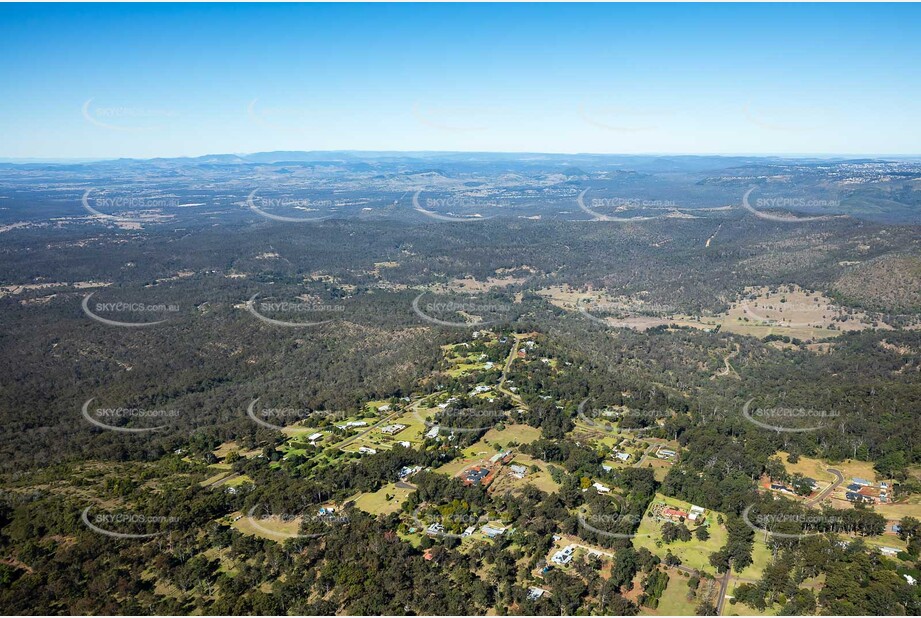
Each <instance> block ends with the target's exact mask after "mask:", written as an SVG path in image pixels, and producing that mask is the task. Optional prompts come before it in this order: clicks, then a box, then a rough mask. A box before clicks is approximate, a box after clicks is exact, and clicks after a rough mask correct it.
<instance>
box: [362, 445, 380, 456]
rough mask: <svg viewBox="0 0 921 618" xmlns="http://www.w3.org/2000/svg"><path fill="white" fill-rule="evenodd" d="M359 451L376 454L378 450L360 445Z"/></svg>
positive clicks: (364, 453) (363, 453) (365, 453)
mask: <svg viewBox="0 0 921 618" xmlns="http://www.w3.org/2000/svg"><path fill="white" fill-rule="evenodd" d="M358 452H359V453H361V454H362V455H376V454H377V451H376V450H375V449H373V448H371V447H370V446H359V447H358Z"/></svg>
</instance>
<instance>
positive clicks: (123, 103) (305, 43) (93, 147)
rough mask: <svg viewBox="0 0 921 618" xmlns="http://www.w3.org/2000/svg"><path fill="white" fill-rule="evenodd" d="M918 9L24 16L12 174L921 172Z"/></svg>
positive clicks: (194, 9) (8, 67)
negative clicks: (601, 162) (408, 158)
mask: <svg viewBox="0 0 921 618" xmlns="http://www.w3.org/2000/svg"><path fill="white" fill-rule="evenodd" d="M919 10H921V9H919V8H918V7H917V6H916V5H915V6H911V5H898V6H893V5H882V6H880V5H875V6H872V7H868V6H854V5H847V6H822V5H772V6H764V5H745V6H719V7H717V6H712V5H698V6H669V7H665V6H660V5H643V6H637V5H565V6H561V5H539V6H516V5H478V6H474V5H466V6H444V5H442V6H420V5H398V6H391V5H247V4H241V5H234V6H233V7H223V8H222V9H220V10H218V9H217V8H215V7H211V6H206V5H179V6H176V5H156V6H152V5H146V6H139V5H127V6H124V5H123V6H112V5H105V6H103V5H95V6H61V7H54V8H53V9H52V8H49V7H47V6H22V5H19V6H11V5H7V6H4V7H2V8H0V15H2V20H0V41H2V42H0V50H2V52H3V53H4V55H5V56H6V57H8V58H13V59H15V60H16V61H13V62H8V63H5V65H4V66H3V67H2V68H0V78H2V79H3V82H4V84H5V85H6V95H7V96H6V97H4V99H3V100H2V101H0V131H2V133H3V134H4V135H5V137H6V139H5V140H4V143H3V147H2V148H0V158H2V159H3V160H11V159H45V160H47V159H73V158H79V159H110V158H121V157H127V158H141V159H144V158H154V157H182V156H191V157H194V156H202V155H207V154H217V153H241V152H246V153H255V152H266V151H279V150H281V151H283V150H291V151H324V150H335V151H347V150H352V151H394V152H419V151H439V152H496V153H561V154H576V153H598V154H616V153H630V154H651V155H652V154H661V155H674V154H701V155H710V154H726V155H729V154H745V155H778V156H795V155H805V156H818V155H824V156H898V155H905V156H915V155H917V154H918V143H919V138H921V129H919V126H918V123H917V118H918V116H919V111H921V86H919V84H918V80H916V79H912V78H913V76H915V75H916V74H917V68H916V63H917V59H918V57H921V42H919V40H918V39H917V38H916V37H915V36H914V33H913V30H914V28H913V24H916V23H917V22H918V17H919ZM368 50H374V51H373V53H369V52H368Z"/></svg>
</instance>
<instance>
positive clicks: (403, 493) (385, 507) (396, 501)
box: [354, 483, 415, 515]
mask: <svg viewBox="0 0 921 618" xmlns="http://www.w3.org/2000/svg"><path fill="white" fill-rule="evenodd" d="M414 491H415V490H414V489H410V488H403V487H397V486H396V484H394V483H389V484H387V485H384V486H383V487H381V488H380V489H379V490H377V491H375V492H374V493H370V494H361V495H360V496H358V497H357V498H354V501H355V506H356V507H358V508H359V509H361V510H362V511H364V512H365V513H370V514H371V515H388V514H390V513H395V512H397V511H399V510H400V505H402V504H403V503H404V502H405V501H406V498H407V497H408V496H409V494H411V493H412V492H414Z"/></svg>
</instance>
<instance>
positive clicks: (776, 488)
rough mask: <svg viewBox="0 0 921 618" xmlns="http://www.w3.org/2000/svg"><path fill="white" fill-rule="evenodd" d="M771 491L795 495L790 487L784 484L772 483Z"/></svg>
mask: <svg viewBox="0 0 921 618" xmlns="http://www.w3.org/2000/svg"><path fill="white" fill-rule="evenodd" d="M771 490H772V491H782V492H784V493H788V494H792V493H793V491H792V490H791V489H790V488H789V487H787V486H786V485H784V484H783V483H771Z"/></svg>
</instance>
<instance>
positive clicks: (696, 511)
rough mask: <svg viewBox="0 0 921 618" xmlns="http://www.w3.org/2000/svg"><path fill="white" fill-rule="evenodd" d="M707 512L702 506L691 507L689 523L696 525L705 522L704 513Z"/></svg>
mask: <svg viewBox="0 0 921 618" xmlns="http://www.w3.org/2000/svg"><path fill="white" fill-rule="evenodd" d="M706 512H707V511H706V509H705V508H704V507H702V506H695V505H691V511H690V512H689V513H688V521H693V522H694V523H698V522H700V521H703V520H704V513H706Z"/></svg>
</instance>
